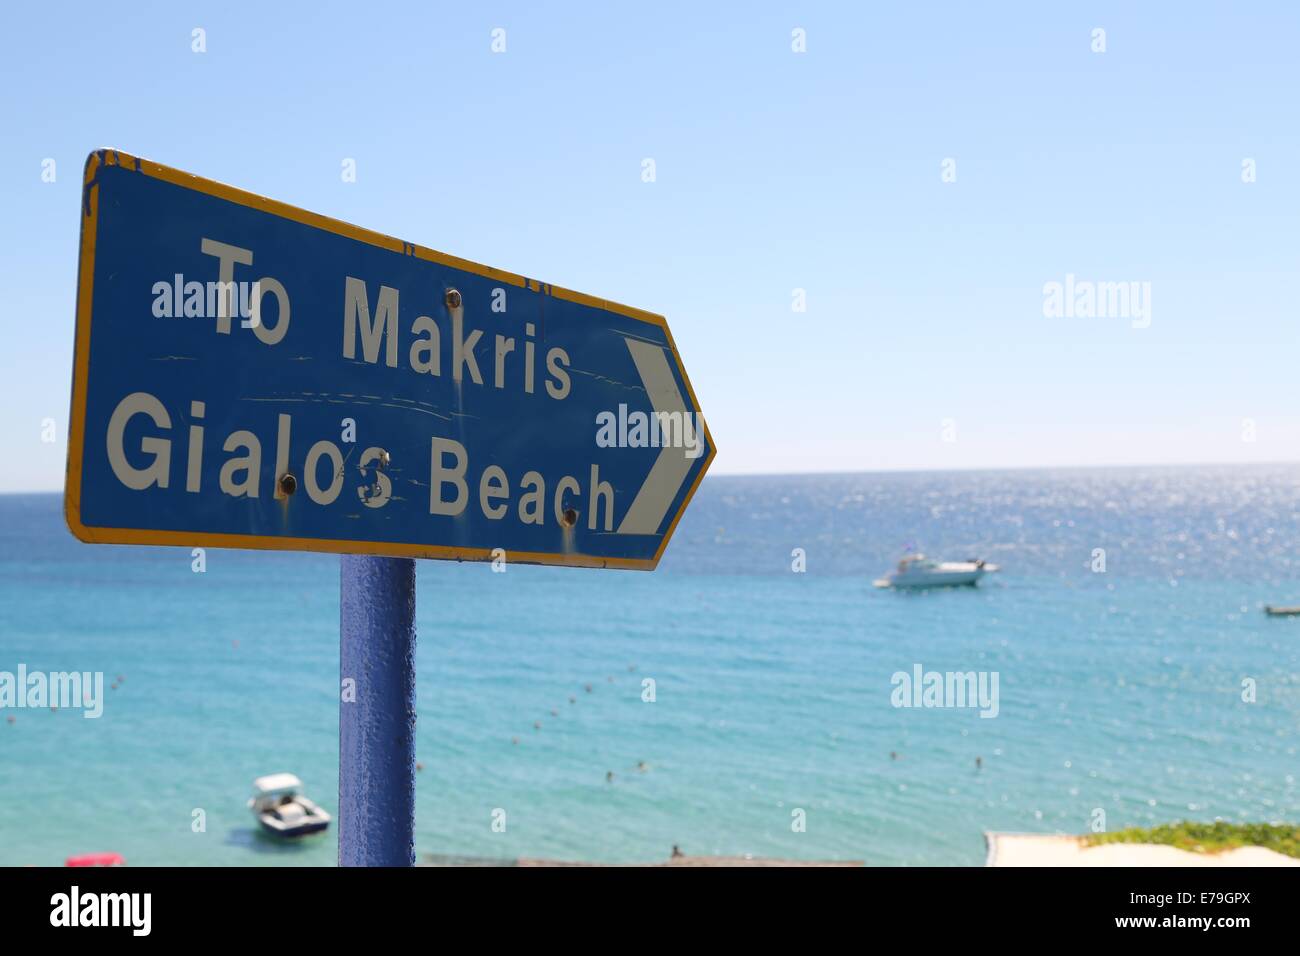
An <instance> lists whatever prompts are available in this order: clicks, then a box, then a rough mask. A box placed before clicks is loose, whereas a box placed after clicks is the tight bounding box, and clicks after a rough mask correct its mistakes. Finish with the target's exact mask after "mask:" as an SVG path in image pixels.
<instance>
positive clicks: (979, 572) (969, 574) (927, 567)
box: [873, 554, 998, 588]
mask: <svg viewBox="0 0 1300 956" xmlns="http://www.w3.org/2000/svg"><path fill="white" fill-rule="evenodd" d="M996 570H998V566H997V565H996V564H989V563H988V562H986V561H981V560H977V559H972V560H970V561H934V560H932V559H930V558H927V557H926V556H925V555H923V554H909V555H906V556H904V558H903V559H902V560H901V561H899V562H898V567H897V568H896V569H895V570H894V571H893V573H891V574H890V575H889V576H888V577H884V578H881V579H880V580H878V581H875V582H873V583H874V584H875V585H876V587H878V588H945V587H956V586H959V585H963V584H969V585H974V584H977V583H979V579H980V578H982V577H984V575H986V574H988V573H989V572H991V571H996Z"/></svg>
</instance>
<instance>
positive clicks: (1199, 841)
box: [1085, 820, 1300, 858]
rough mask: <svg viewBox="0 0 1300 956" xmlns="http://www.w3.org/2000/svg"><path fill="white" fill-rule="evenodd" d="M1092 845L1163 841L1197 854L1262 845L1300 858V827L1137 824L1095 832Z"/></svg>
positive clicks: (1221, 824) (1286, 825) (1091, 837)
mask: <svg viewBox="0 0 1300 956" xmlns="http://www.w3.org/2000/svg"><path fill="white" fill-rule="evenodd" d="M1085 839H1086V840H1087V842H1088V845H1089V846H1097V845H1099V844H1102V843H1159V844H1163V845H1165V846H1173V847H1177V848H1178V849H1180V850H1190V851H1192V852H1193V853H1220V852H1222V851H1223V850H1231V849H1235V848H1236V847H1240V846H1262V847H1264V848H1266V849H1269V850H1274V851H1276V852H1278V853H1285V854H1286V855H1287V856H1294V857H1297V858H1300V827H1297V826H1293V825H1291V824H1282V825H1280V826H1279V825H1277V824H1272V823H1222V822H1220V823H1192V822H1190V821H1188V820H1184V821H1183V822H1182V823H1170V824H1166V825H1165V826H1161V827H1152V828H1150V829H1143V828H1141V827H1133V828H1131V829H1128V830H1117V831H1116V832H1114V833H1093V834H1089V835H1088V836H1087V837H1086V838H1085Z"/></svg>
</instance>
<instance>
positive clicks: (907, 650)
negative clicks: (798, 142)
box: [0, 465, 1300, 866]
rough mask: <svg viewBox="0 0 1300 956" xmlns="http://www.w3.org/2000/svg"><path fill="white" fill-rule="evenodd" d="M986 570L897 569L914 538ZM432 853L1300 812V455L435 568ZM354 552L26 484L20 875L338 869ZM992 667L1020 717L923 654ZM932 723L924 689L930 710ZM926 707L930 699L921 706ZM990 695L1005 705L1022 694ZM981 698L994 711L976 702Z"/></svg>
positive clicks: (567, 854) (730, 492)
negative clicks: (341, 720) (909, 587)
mask: <svg viewBox="0 0 1300 956" xmlns="http://www.w3.org/2000/svg"><path fill="white" fill-rule="evenodd" d="M913 549H916V550H923V551H925V552H926V553H927V554H929V555H931V556H933V557H938V558H942V559H952V560H962V559H966V558H969V557H980V558H984V559H986V560H988V561H991V562H995V563H996V564H998V565H999V566H1000V570H999V571H998V572H997V573H996V574H993V575H990V576H989V577H987V578H986V579H985V580H984V581H983V582H982V583H981V584H980V586H979V587H976V588H969V587H967V588H957V589H946V590H940V591H930V592H925V593H911V594H909V593H902V592H895V591H890V590H881V589H878V588H875V587H873V586H872V581H873V579H875V578H879V577H881V576H882V575H884V574H885V573H887V572H888V571H889V570H890V569H891V568H892V567H893V566H894V565H895V564H896V563H897V561H898V558H899V557H900V555H901V554H902V553H904V552H905V551H907V550H913ZM417 575H418V598H417V602H418V610H417V622H418V632H419V633H418V641H419V650H418V661H417V677H416V680H417V693H418V725H417V748H416V749H417V758H418V760H419V770H418V772H417V774H416V797H417V803H416V818H415V826H416V852H417V856H418V857H419V859H420V860H421V861H422V862H427V861H436V862H449V861H452V862H454V861H462V862H478V861H512V860H517V859H519V858H544V859H552V860H564V861H592V862H594V861H605V862H621V863H652V862H660V861H663V860H665V859H667V858H668V857H669V855H670V853H671V852H672V848H673V847H674V846H676V847H679V848H680V851H681V852H682V853H686V854H689V855H723V856H743V855H747V854H748V855H753V856H756V857H776V858H783V859H797V860H854V861H861V862H863V863H865V864H867V865H912V866H915V865H943V866H947V865H953V866H966V865H981V864H982V863H983V862H984V860H985V856H986V845H985V837H984V834H985V833H986V832H988V831H1000V832H1022V833H1023V832H1029V833H1086V832H1090V831H1094V830H1099V829H1106V830H1116V829H1120V828H1124V827H1132V826H1150V825H1156V824H1161V823H1167V822H1172V821H1178V820H1184V819H1188V820H1217V819H1224V820H1229V821H1238V822H1240V821H1268V822H1280V821H1290V822H1295V821H1296V820H1297V818H1300V788H1298V786H1297V776H1300V761H1298V760H1297V744H1298V742H1300V619H1286V618H1272V617H1268V616H1266V615H1265V613H1264V611H1263V606H1264V605H1265V604H1268V603H1275V604H1300V466H1294V465H1267V466H1266V465H1260V466H1243V467H1178V468H1125V469H1095V470H1094V469H1079V470H1050V471H1047V470H1044V471H1034V470H1016V471H982V472H925V473H922V472H917V473H878V474H836V475H814V476H770V477H710V478H707V479H706V480H705V481H704V482H703V484H702V485H701V487H700V489H699V492H698V494H697V495H696V498H695V500H694V502H693V503H692V505H691V507H690V509H689V511H688V513H687V514H686V516H685V517H684V519H683V520H682V522H681V524H680V527H679V528H678V530H677V533H676V536H675V538H674V539H673V541H672V543H671V544H670V545H669V547H668V550H667V552H666V554H665V556H664V559H663V561H662V563H661V565H660V567H659V569H658V570H657V571H655V572H653V573H646V572H639V571H605V570H585V569H581V570H580V569H563V568H538V567H526V566H522V565H511V564H509V563H507V565H506V566H505V570H504V571H494V570H493V569H492V567H491V566H490V565H487V564H456V563H449V562H440V561H421V562H418V571H417ZM338 630H339V559H338V557H337V556H331V555H319V554H296V553H277V552H252V551H230V550H216V549H210V550H208V551H207V552H206V555H205V556H204V564H203V569H202V570H201V571H200V570H196V561H195V559H194V557H193V556H192V554H191V552H190V550H189V549H180V548H147V547H111V546H102V545H99V546H93V545H84V544H81V543H79V542H77V541H76V540H75V539H73V537H72V536H71V534H70V533H69V532H68V530H67V528H66V526H65V524H64V521H63V517H62V499H61V496H60V495H58V494H43V495H7V496H0V671H9V672H16V671H17V668H18V667H19V665H24V666H25V667H26V668H27V670H28V671H29V672H32V671H43V672H51V671H74V670H75V671H89V672H96V671H98V672H103V674H104V679H105V684H104V690H103V699H104V703H103V713H102V716H100V717H99V718H98V719H88V718H86V717H85V716H84V715H83V711H82V710H79V709H76V708H68V707H64V708H59V709H58V710H51V709H49V708H48V707H37V708H21V709H20V708H16V707H9V708H6V709H4V710H3V711H0V865H60V864H61V863H62V862H63V861H64V859H65V858H67V857H68V856H72V855H76V854H81V853H89V852H116V853H120V854H122V855H123V856H124V857H125V859H126V861H127V863H128V864H129V865H148V864H161V865H270V866H279V865H321V866H329V865H334V864H335V863H336V861H337V852H338V848H337V837H336V834H335V832H334V831H335V829H336V828H331V831H330V833H329V834H327V835H325V836H323V837H315V838H309V839H307V840H304V841H301V842H298V843H293V844H288V845H285V844H281V843H278V842H275V841H273V840H271V839H268V838H265V837H263V836H261V835H260V834H259V833H258V832H257V829H256V824H255V821H254V819H253V817H252V815H251V814H250V812H249V810H248V809H247V806H246V801H247V799H248V797H249V795H250V787H251V782H252V780H253V779H254V778H255V777H258V776H260V775H263V774H268V773H274V772H280V771H289V772H292V773H295V774H297V775H298V776H299V777H300V778H301V779H302V780H303V783H304V786H305V788H306V791H307V793H308V794H309V795H310V796H312V797H313V798H314V799H316V800H317V802H319V803H320V804H321V805H323V806H324V807H325V808H326V809H328V810H330V811H331V812H334V811H335V810H336V809H337V793H338V790H337V784H338V708H339V706H340V704H339V696H340V675H339V667H338ZM918 668H919V669H920V672H921V673H929V672H937V673H939V674H940V675H945V674H947V673H950V672H951V673H956V674H971V673H974V674H976V675H978V676H981V677H982V678H984V679H985V680H986V684H985V686H987V687H990V688H991V687H992V686H993V685H992V683H991V680H992V677H993V675H996V680H997V682H996V688H997V694H996V707H995V708H992V707H984V708H980V707H978V706H970V705H971V704H972V701H971V700H969V699H968V700H966V701H965V702H964V704H965V705H964V706H962V704H963V702H962V701H961V700H960V699H959V698H958V697H957V696H954V695H952V694H949V695H946V696H944V695H938V696H937V697H935V698H933V699H931V701H930V703H932V704H936V705H937V704H943V705H946V706H924V701H921V700H920V699H919V698H914V697H913V696H911V694H910V693H908V694H903V693H901V692H899V688H900V687H901V686H902V684H900V680H901V678H900V676H899V675H903V674H906V675H909V677H910V676H911V675H914V674H915V673H917V669H918ZM905 703H906V704H911V705H912V706H902V704H905ZM918 703H920V704H922V706H916V704H918ZM994 710H995V711H996V713H995V714H994V712H993V711H994ZM982 714H984V715H987V716H982Z"/></svg>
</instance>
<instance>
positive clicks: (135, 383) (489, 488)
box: [65, 150, 714, 569]
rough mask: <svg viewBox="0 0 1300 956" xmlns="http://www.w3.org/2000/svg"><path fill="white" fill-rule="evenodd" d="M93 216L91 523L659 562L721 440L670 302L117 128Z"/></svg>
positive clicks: (123, 538) (139, 534) (457, 552)
mask: <svg viewBox="0 0 1300 956" xmlns="http://www.w3.org/2000/svg"><path fill="white" fill-rule="evenodd" d="M81 213H82V221H81V261H80V272H79V278H78V295H77V338H76V350H75V360H74V375H73V387H72V416H71V424H70V429H69V448H68V474H67V484H66V493H65V512H66V515H67V521H68V525H69V527H70V528H71V529H72V532H73V533H74V534H75V535H76V536H77V537H78V538H80V539H81V540H83V541H90V542H105V543H133V544H158V545H183V546H190V547H193V546H212V547H231V548H274V549H290V550H306V551H333V552H346V553H357V554H377V555H392V556H406V557H426V558H452V559H457V560H492V559H494V558H504V559H505V560H507V561H519V562H528V563H542V564H560V565H573V566H586V567H618V568H641V569H650V568H653V567H654V566H655V565H656V564H657V563H658V561H659V558H660V556H661V555H662V554H663V551H664V548H665V546H666V545H667V543H668V540H669V538H670V537H671V535H672V532H673V529H674V528H675V527H676V525H677V522H678V520H679V519H680V518H681V515H682V512H683V511H684V510H685V508H686V506H687V504H688V502H689V501H690V499H691V496H692V495H693V494H694V492H695V489H696V488H697V487H698V485H699V483H700V480H701V478H703V476H704V473H705V471H706V470H707V469H708V467H709V464H710V462H711V461H712V459H713V456H714V445H713V440H712V437H711V436H710V434H709V431H708V428H707V427H706V425H705V424H704V421H703V417H702V416H701V414H700V408H699V403H698V402H697V401H696V398H695V393H694V391H693V390H692V389H691V384H690V381H689V380H688V379H687V377H686V371H685V369H683V368H682V364H681V359H680V357H679V356H678V354H677V349H676V346H675V345H674V344H673V339H672V335H671V334H670V333H669V331H668V325H667V323H666V322H665V321H664V319H663V318H662V317H661V316H658V315H654V314H652V313H649V312H643V311H641V310H639V309H632V308H628V307H626V306H622V305H618V304H616V303H613V302H607V301H604V300H601V299H596V298H593V297H591V296H587V295H582V294H579V293H575V292H570V291H569V290H567V289H561V288H559V287H556V286H551V285H547V284H546V283H543V282H538V281H536V280H533V279H526V278H524V277H523V276H519V275H515V274H513V273H510V272H505V271H503V270H499V269H493V268H489V267H487V266H481V265H478V264H477V263H473V262H468V261H466V260H463V259H457V258H455V257H452V256H448V255H444V254H443V253H440V252H434V251H433V250H430V249H425V248H423V247H420V246H416V245H413V244H411V243H408V242H403V241H401V240H398V239H392V238H389V237H387V236H383V235H380V234H378V233H374V232H370V231H368V230H366V229H361V228H358V227H356V226H351V225H347V224H346V223H342V222H338V221H337V220H333V219H329V218H326V217H325V216H319V215H316V214H314V213H310V212H305V211H303V210H301V209H296V208H294V207H292V206H288V205H285V204H283V203H279V202H275V201H273V200H269V199H264V198H262V197H260V196H255V195H252V194H250V193H247V192H243V191H241V190H238V189H234V188H232V187H229V186H224V185H221V184H219V183H214V182H210V181H208V180H205V179H201V178H199V177H197V176H193V175H190V174H188V173H183V172H180V171H178V170H175V169H170V168H168V167H166V166H162V165H159V164H158V163H154V162H150V161H148V160H144V159H139V158H136V157H134V156H129V155H127V154H125V153H122V152H120V151H116V150H98V151H96V152H94V153H92V154H91V155H90V157H89V159H88V160H87V162H86V173H85V187H84V193H83V201H82V210H81Z"/></svg>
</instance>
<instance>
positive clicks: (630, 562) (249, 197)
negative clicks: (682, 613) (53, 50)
mask: <svg viewBox="0 0 1300 956" xmlns="http://www.w3.org/2000/svg"><path fill="white" fill-rule="evenodd" d="M101 165H104V166H129V167H131V168H133V169H134V170H135V171H136V172H139V173H143V174H144V175H146V176H153V177H154V178H155V179H161V180H164V181H165V182H169V183H173V184H175V185H177V186H183V187H185V188H187V189H195V190H198V191H199V192H202V193H206V194H207V195H209V196H216V197H218V198H219V199H226V200H229V201H230V202H233V203H238V204H239V205H241V206H247V207H249V208H250V209H257V210H260V211H262V212H266V213H270V214H271V215H275V216H280V217H281V218H284V219H289V220H292V221H293V222H297V223H301V224H303V225H306V226H314V227H316V228H317V229H324V230H326V231H327V232H332V233H334V234H335V235H339V236H345V237H347V238H349V239H355V240H357V241H358V242H365V243H369V244H370V245H372V246H378V247H380V248H381V249H387V250H389V251H390V252H397V253H403V254H406V255H413V256H415V257H416V258H419V259H427V260H428V261H430V262H437V263H439V264H441V265H445V266H451V267H453V268H456V269H462V270H464V271H465V272H472V273H474V274H475V275H480V276H485V277H487V278H489V279H497V280H500V281H503V282H508V283H510V284H511V285H515V286H519V287H521V288H528V289H531V290H532V291H534V292H543V293H545V294H547V295H551V296H554V297H555V298H557V299H565V300H567V301H569V302H577V303H580V304H582V305H589V306H592V307H593V308H597V309H605V310H607V311H610V312H616V313H618V314H619V315H624V316H627V317H628V318H630V319H636V320H637V321H640V322H649V323H651V324H652V325H657V326H659V327H660V328H662V329H663V330H664V336H665V338H667V340H668V346H669V348H670V350H671V351H672V356H673V361H674V362H675V363H676V365H677V370H678V372H679V373H680V374H681V376H682V381H683V382H684V383H685V385H686V391H687V392H688V393H689V394H690V398H691V405H692V406H693V407H694V408H696V409H698V408H699V407H700V403H699V400H698V399H697V398H696V397H695V389H694V388H692V386H691V380H690V379H689V378H688V377H687V376H686V369H685V368H684V367H683V366H682V361H681V356H680V355H679V354H678V352H677V343H675V342H674V341H673V336H672V332H670V331H669V330H668V322H667V321H666V320H665V319H664V317H663V316H662V315H656V314H655V313H653V312H645V311H643V310H641V309H634V308H632V307H630V306H626V305H621V304H619V303H617V302H610V301H609V300H607V299H598V298H596V297H595V296H590V295H584V294H583V293H581V292H574V291H572V290H570V289H565V288H561V287H560V286H553V285H548V284H546V283H543V282H538V281H537V280H535V279H526V278H524V277H523V276H521V275H516V274H515V273H513V272H506V271H504V270H502V269H494V268H492V267H491V266H485V265H482V264H481V263H478V262H471V261H470V260H468V259H460V258H458V257H456V256H449V255H447V254H446V253H442V252H437V251H436V250H433V249H426V248H425V247H424V246H417V245H413V244H412V243H409V242H403V241H402V240H400V239H394V238H393V237H392V236H385V235H383V234H382V233H378V232H372V231H371V230H369V229H363V228H361V227H360V226H354V225H351V224H350V223H346V222H341V221H339V220H338V219H331V218H330V217H328V216H321V215H318V214H317V213H314V212H308V211H307V210H305V209H299V208H297V207H296V206H290V205H288V204H287V203H282V202H277V201H276V200H274V199H267V198H266V197H264V196H258V195H256V194H255V193H250V192H245V191H244V190H242V189H236V188H235V187H234V186H227V185H226V184H224V183H218V182H214V181H213V180H211V179H204V178H203V177H201V176H196V175H194V174H193V173H186V172H182V171H181V170H179V169H172V168H171V167H170V166H164V165H162V164H161V163H155V162H152V161H151V160H147V159H141V158H140V157H138V156H132V155H131V154H129V153H124V152H122V151H121V150H117V149H108V148H104V149H97V150H95V151H94V152H92V153H91V154H90V155H89V156H88V157H86V172H85V177H84V179H83V182H82V196H81V254H80V260H79V263H78V268H77V333H76V344H75V349H74V355H73V366H72V411H71V414H70V425H69V428H68V470H67V476H66V481H65V483H64V492H63V514H64V518H65V519H66V520H67V522H68V528H69V530H71V531H72V533H73V534H74V535H75V536H76V537H77V538H79V539H80V540H82V541H85V542H88V543H91V544H154V545H171V546H175V547H190V548H193V547H209V548H248V549H253V550H260V551H324V552H329V553H335V554H374V555H387V556H390V557H403V558H438V559H442V560H450V561H490V560H491V559H492V552H491V549H488V548H449V547H443V546H439V545H407V544H384V543H382V542H371V541H335V540H333V539H328V538H280V537H266V536H263V535H253V534H214V533H210V532H208V533H198V532H196V533H193V534H191V533H189V532H185V531H142V530H138V529H133V528H94V527H88V526H86V525H84V524H82V523H81V468H82V454H83V442H84V440H85V425H86V421H85V404H86V380H87V375H88V373H89V370H90V368H89V362H90V316H91V300H92V297H93V294H94V278H95V241H96V230H97V227H98V217H99V191H98V184H97V183H95V174H96V173H97V172H98V171H99V167H100V166H101ZM704 436H705V439H706V440H707V441H708V443H709V455H708V457H707V458H706V459H705V460H704V467H703V468H701V469H700V472H699V474H698V475H696V476H695V481H693V482H692V483H691V487H690V489H689V490H688V491H687V492H686V497H685V498H684V499H683V500H682V505H681V507H680V508H678V509H677V513H676V514H675V515H673V519H672V521H671V522H670V523H669V525H668V529H667V530H666V531H665V532H664V535H663V538H662V539H661V540H660V542H659V547H658V549H657V550H656V551H655V555H654V557H653V558H649V559H639V558H599V557H594V556H592V555H587V554H563V553H557V554H550V553H547V552H529V551H516V552H511V553H508V557H509V558H510V560H512V561H517V562H520V563H523V564H549V565H561V566H564V567H577V568H625V569H632V570H640V571H652V570H654V568H655V566H656V565H658V564H659V559H660V558H661V557H663V553H664V549H665V548H666V547H667V546H668V542H669V540H670V539H671V538H672V536H673V532H674V531H676V530H677V522H679V521H680V520H681V517H682V514H683V513H684V512H685V511H686V508H687V506H688V505H690V503H691V499H692V498H693V497H694V496H695V491H696V489H697V488H699V486H700V481H701V480H703V478H704V474H705V472H707V471H708V470H709V465H711V464H712V463H713V458H714V456H715V455H716V454H717V448H716V447H715V446H714V444H713V435H712V434H711V433H710V432H709V426H708V424H707V423H705V426H704Z"/></svg>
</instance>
